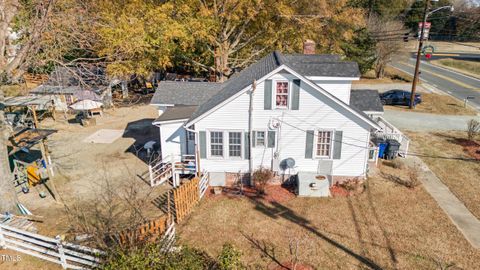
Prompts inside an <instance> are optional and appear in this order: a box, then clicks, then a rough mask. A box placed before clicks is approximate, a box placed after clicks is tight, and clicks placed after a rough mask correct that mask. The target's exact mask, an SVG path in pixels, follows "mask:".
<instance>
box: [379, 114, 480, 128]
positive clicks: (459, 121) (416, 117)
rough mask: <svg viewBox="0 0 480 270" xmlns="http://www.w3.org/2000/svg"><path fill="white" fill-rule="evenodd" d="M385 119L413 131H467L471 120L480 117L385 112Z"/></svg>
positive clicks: (479, 117)
mask: <svg viewBox="0 0 480 270" xmlns="http://www.w3.org/2000/svg"><path fill="white" fill-rule="evenodd" d="M384 118H385V119H387V121H389V122H390V123H392V124H393V125H394V126H396V127H397V128H399V129H406V130H412V131H437V130H466V129H467V122H468V121H469V120H470V119H476V120H478V121H480V116H471V115H440V114H430V113H418V112H403V111H393V110H385V114H384Z"/></svg>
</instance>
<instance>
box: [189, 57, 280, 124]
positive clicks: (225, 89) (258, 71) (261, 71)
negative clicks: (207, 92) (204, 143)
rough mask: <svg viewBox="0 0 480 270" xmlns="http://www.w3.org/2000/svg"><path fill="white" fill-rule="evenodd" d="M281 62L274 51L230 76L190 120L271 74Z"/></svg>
mask: <svg viewBox="0 0 480 270" xmlns="http://www.w3.org/2000/svg"><path fill="white" fill-rule="evenodd" d="M283 61H284V59H283V56H282V55H281V54H280V53H279V52H276V51H275V52H273V53H271V54H268V55H267V56H265V57H264V58H262V59H260V61H258V62H257V63H255V64H253V65H251V66H249V67H247V68H246V69H244V70H243V71H242V72H240V73H238V74H236V75H234V76H232V77H231V78H230V79H229V80H228V81H226V82H225V83H223V86H222V90H221V91H219V92H218V93H217V94H216V95H214V96H213V97H212V98H210V99H209V100H208V101H207V102H205V103H203V104H202V105H200V107H199V108H198V110H197V111H196V112H195V113H194V114H193V115H192V117H191V119H195V118H197V117H198V116H200V115H202V114H204V113H206V112H207V111H209V110H210V109H212V108H213V107H215V106H217V105H218V104H220V103H222V102H223V101H225V100H227V99H228V98H230V97H231V96H233V95H235V94H236V93H237V92H239V91H241V90H242V89H244V88H245V87H247V86H248V85H250V84H252V83H253V81H254V80H256V79H260V78H262V77H263V76H265V75H267V74H268V73H270V72H272V71H273V70H275V69H276V68H277V67H279V66H281V65H282V64H283Z"/></svg>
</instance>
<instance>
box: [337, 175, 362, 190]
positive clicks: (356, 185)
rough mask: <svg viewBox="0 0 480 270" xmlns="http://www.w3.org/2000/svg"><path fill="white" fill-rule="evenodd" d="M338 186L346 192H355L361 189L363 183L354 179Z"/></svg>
mask: <svg viewBox="0 0 480 270" xmlns="http://www.w3.org/2000/svg"><path fill="white" fill-rule="evenodd" d="M339 186H340V187H342V188H344V189H345V190H347V191H356V190H358V189H361V188H362V186H363V182H362V181H360V180H359V179H358V178H354V179H348V180H347V181H345V182H342V183H340V184H339Z"/></svg>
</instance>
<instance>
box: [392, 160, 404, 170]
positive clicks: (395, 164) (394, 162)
mask: <svg viewBox="0 0 480 270" xmlns="http://www.w3.org/2000/svg"><path fill="white" fill-rule="evenodd" d="M392 167H393V168H395V169H403V168H404V167H405V164H403V160H401V159H399V158H396V159H394V160H392Z"/></svg>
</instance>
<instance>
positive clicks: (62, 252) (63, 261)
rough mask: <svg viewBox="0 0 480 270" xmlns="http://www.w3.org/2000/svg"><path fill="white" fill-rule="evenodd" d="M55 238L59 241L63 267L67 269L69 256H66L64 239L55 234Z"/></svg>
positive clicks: (58, 247) (59, 253)
mask: <svg viewBox="0 0 480 270" xmlns="http://www.w3.org/2000/svg"><path fill="white" fill-rule="evenodd" d="M55 240H56V242H57V251H58V255H59V256H60V262H61V265H62V268H63V269H67V258H66V257H65V251H64V248H63V245H62V239H61V238H60V236H59V235H57V236H55Z"/></svg>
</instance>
